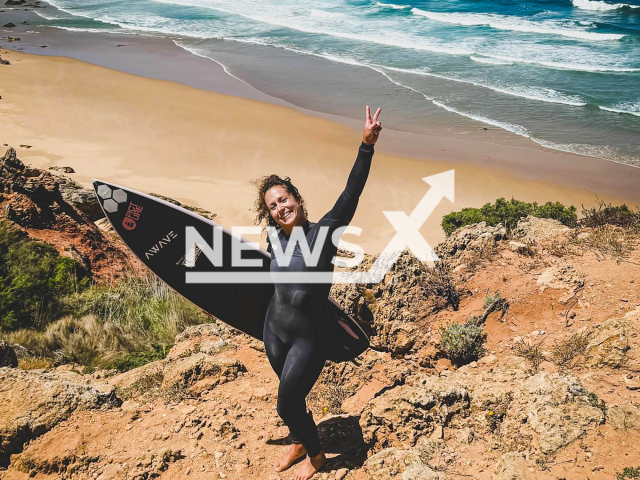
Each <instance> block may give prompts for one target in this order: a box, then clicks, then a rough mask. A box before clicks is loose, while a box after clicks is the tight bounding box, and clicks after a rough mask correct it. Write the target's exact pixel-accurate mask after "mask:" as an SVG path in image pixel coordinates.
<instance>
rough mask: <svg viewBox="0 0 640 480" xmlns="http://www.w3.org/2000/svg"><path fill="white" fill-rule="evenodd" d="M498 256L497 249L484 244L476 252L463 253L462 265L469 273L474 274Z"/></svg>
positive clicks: (491, 245) (489, 244)
mask: <svg viewBox="0 0 640 480" xmlns="http://www.w3.org/2000/svg"><path fill="white" fill-rule="evenodd" d="M497 255H498V249H497V247H496V246H495V245H493V244H492V243H489V242H487V243H484V244H483V245H482V246H481V247H480V249H478V250H469V251H468V253H467V252H465V256H464V259H465V260H464V263H465V265H466V266H467V268H468V269H469V271H470V272H471V273H475V272H476V271H477V270H478V269H479V268H480V267H481V266H482V265H484V264H485V263H491V262H493V261H494V260H495V258H496V256H497Z"/></svg>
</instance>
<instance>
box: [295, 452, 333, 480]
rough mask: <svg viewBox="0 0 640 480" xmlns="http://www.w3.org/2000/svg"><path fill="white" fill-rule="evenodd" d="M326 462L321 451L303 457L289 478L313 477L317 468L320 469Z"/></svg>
mask: <svg viewBox="0 0 640 480" xmlns="http://www.w3.org/2000/svg"><path fill="white" fill-rule="evenodd" d="M325 463H327V457H325V456H324V453H323V452H320V453H319V454H318V455H316V456H315V457H309V456H308V457H307V458H305V459H304V460H303V461H302V463H301V464H300V466H299V467H298V468H296V471H295V472H293V476H292V477H291V480H309V479H310V478H311V477H313V476H314V475H315V474H316V472H317V471H318V470H320V469H321V468H322V467H323V466H324V464H325Z"/></svg>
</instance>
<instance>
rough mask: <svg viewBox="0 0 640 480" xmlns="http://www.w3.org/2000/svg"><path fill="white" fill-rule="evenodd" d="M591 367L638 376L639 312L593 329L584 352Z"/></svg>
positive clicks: (608, 321) (639, 360)
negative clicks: (622, 370)
mask: <svg viewBox="0 0 640 480" xmlns="http://www.w3.org/2000/svg"><path fill="white" fill-rule="evenodd" d="M586 360H587V364H588V365H589V366H592V367H602V366H608V367H613V368H625V369H628V370H631V371H633V372H636V373H640V310H632V311H631V312H629V313H627V314H625V315H624V316H623V317H621V318H610V319H609V320H607V321H605V322H603V323H602V324H600V325H598V326H596V327H595V328H594V329H593V331H592V334H591V336H590V338H589V344H588V345H587V349H586Z"/></svg>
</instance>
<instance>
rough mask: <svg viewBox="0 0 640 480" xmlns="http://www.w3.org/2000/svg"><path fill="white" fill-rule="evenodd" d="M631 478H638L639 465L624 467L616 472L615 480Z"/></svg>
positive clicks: (639, 474) (639, 472)
mask: <svg viewBox="0 0 640 480" xmlns="http://www.w3.org/2000/svg"><path fill="white" fill-rule="evenodd" d="M632 478H640V467H624V468H623V469H622V471H621V472H618V473H616V480H627V479H632Z"/></svg>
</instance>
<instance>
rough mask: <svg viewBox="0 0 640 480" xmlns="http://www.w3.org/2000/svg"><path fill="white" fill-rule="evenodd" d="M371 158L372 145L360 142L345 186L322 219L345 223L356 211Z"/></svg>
mask: <svg viewBox="0 0 640 480" xmlns="http://www.w3.org/2000/svg"><path fill="white" fill-rule="evenodd" d="M372 158H373V145H369V144H368V143H364V142H362V144H361V145H360V148H359V149H358V157H357V158H356V163H355V164H354V165H353V168H352V169H351V173H350V174H349V179H348V180H347V186H346V187H345V189H344V191H343V192H342V194H341V195H340V197H339V198H338V201H336V204H335V205H334V206H333V208H332V209H331V210H330V211H329V212H328V213H327V214H326V215H325V216H324V217H322V219H323V220H324V219H327V220H332V221H338V222H340V223H341V224H343V225H347V224H348V223H349V222H350V221H351V219H352V218H353V216H354V215H355V213H356V208H357V206H358V199H359V198H360V194H361V193H362V191H363V190H364V185H365V183H367V178H368V177H369V170H370V169H371V159H372Z"/></svg>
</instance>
